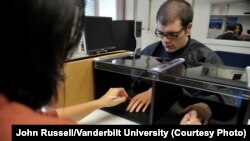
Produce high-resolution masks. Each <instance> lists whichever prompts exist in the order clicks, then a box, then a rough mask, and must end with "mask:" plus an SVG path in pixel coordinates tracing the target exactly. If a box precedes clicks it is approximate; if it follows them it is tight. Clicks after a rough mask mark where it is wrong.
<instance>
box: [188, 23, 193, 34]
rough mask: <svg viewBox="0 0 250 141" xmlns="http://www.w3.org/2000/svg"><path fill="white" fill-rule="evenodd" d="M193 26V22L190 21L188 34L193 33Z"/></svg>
mask: <svg viewBox="0 0 250 141" xmlns="http://www.w3.org/2000/svg"><path fill="white" fill-rule="evenodd" d="M192 26H193V23H189V24H188V26H187V34H188V35H190V34H191V30H192Z"/></svg>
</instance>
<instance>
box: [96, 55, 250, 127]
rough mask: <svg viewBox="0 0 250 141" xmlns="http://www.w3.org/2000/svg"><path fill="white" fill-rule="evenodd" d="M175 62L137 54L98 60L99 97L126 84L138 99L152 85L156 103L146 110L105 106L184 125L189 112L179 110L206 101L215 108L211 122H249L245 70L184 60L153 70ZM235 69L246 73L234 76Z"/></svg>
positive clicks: (140, 118)
mask: <svg viewBox="0 0 250 141" xmlns="http://www.w3.org/2000/svg"><path fill="white" fill-rule="evenodd" d="M170 61H172V60H169V59H162V58H155V57H149V56H140V57H138V56H137V57H134V56H133V55H128V56H123V57H117V58H111V59H105V60H99V61H95V62H94V86H95V87H94V90H95V98H99V97H101V96H102V95H103V94H105V93H106V92H107V90H108V89H109V88H110V87H124V88H125V90H126V91H127V92H128V94H129V97H133V96H135V95H136V94H138V93H140V92H142V91H145V90H146V89H147V88H149V86H152V91H153V94H152V101H151V105H150V107H149V108H148V109H147V110H146V112H145V113H142V112H138V113H136V112H134V113H129V112H127V111H126V108H127V105H128V103H129V100H127V101H126V102H125V103H122V104H120V105H118V106H115V107H110V108H103V110H105V111H108V112H110V113H112V114H115V115H118V116H121V117H124V118H127V119H129V120H132V121H135V122H137V123H140V124H179V122H180V120H181V118H182V116H183V115H180V114H178V112H179V111H180V110H182V109H183V108H185V107H187V106H189V105H191V104H195V103H198V102H204V103H206V104H208V105H209V107H210V108H211V109H212V111H213V115H212V119H211V121H210V123H209V124H215V125H217V124H240V125H242V124H247V122H248V118H249V114H250V105H249V97H250V90H249V89H248V88H247V80H246V79H247V78H246V71H245V70H244V69H242V68H235V67H228V66H218V65H209V64H197V63H196V64H195V65H194V66H190V64H185V63H184V64H182V63H181V64H179V65H176V66H173V67H170V68H169V69H164V71H157V72H155V71H152V70H154V69H152V68H155V67H157V66H159V65H162V64H168V62H170ZM185 66H189V67H187V68H186V67H185ZM235 73H237V74H241V77H240V78H237V79H234V76H233V74H235ZM138 82H139V83H138ZM141 82H143V83H142V85H141ZM137 83H138V84H137Z"/></svg>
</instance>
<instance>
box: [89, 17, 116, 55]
mask: <svg viewBox="0 0 250 141" xmlns="http://www.w3.org/2000/svg"><path fill="white" fill-rule="evenodd" d="M84 35H85V45H86V50H87V54H89V55H90V54H98V53H104V52H108V51H112V50H114V49H115V45H114V40H113V32H112V18H111V17H95V16H86V18H85V28H84Z"/></svg>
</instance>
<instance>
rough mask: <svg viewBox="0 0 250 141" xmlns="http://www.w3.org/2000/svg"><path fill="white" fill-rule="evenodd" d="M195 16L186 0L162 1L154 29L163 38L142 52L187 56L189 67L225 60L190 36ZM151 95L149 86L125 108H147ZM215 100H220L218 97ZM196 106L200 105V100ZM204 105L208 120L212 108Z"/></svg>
mask: <svg viewBox="0 0 250 141" xmlns="http://www.w3.org/2000/svg"><path fill="white" fill-rule="evenodd" d="M192 20H193V10H192V6H191V5H190V4H189V3H188V2H186V1H185V0H168V1H166V2H165V3H163V4H162V5H161V7H160V9H159V10H158V12H157V16H156V22H157V27H156V29H155V35H156V36H157V37H159V38H160V39H161V41H158V42H156V43H153V44H151V45H149V46H148V47H146V48H145V49H144V50H143V51H142V55H149V56H155V57H164V58H172V59H173V58H185V60H186V63H187V67H189V66H188V64H194V63H197V62H201V63H211V64H223V62H222V61H221V59H220V58H219V57H218V56H217V55H216V53H215V52H213V51H212V50H211V49H209V48H208V47H206V46H205V45H204V44H202V43H200V42H198V41H197V40H195V39H192V38H190V32H191V29H192ZM189 62H190V63H189ZM151 97H152V88H149V89H148V90H147V91H144V92H142V93H139V94H138V95H136V96H135V97H133V98H132V100H131V101H130V103H129V105H128V107H127V109H126V110H127V111H129V112H133V111H136V112H139V111H140V110H142V111H143V112H145V110H146V109H147V107H148V106H149V105H150V102H151ZM215 100H219V98H218V99H215ZM195 106H199V104H196V105H195ZM201 107H203V108H206V109H205V110H204V111H208V113H207V114H208V116H207V117H208V118H207V119H202V120H206V123H207V122H208V121H207V120H209V118H210V117H211V113H209V111H210V109H207V108H209V107H208V106H204V105H203V104H202V106H201ZM209 114H210V115H209ZM192 115H193V114H192ZM183 122H184V121H182V124H183Z"/></svg>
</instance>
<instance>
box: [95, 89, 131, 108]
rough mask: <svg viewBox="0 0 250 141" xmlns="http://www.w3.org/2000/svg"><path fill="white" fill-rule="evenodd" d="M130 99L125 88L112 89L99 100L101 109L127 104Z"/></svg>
mask: <svg viewBox="0 0 250 141" xmlns="http://www.w3.org/2000/svg"><path fill="white" fill-rule="evenodd" d="M127 97H128V94H127V92H126V91H125V89H124V88H110V89H109V90H108V92H107V93H106V94H105V95H103V96H102V97H101V98H99V99H98V103H99V104H100V107H101V108H102V107H112V106H116V105H118V104H120V103H122V102H125V101H126V99H127Z"/></svg>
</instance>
